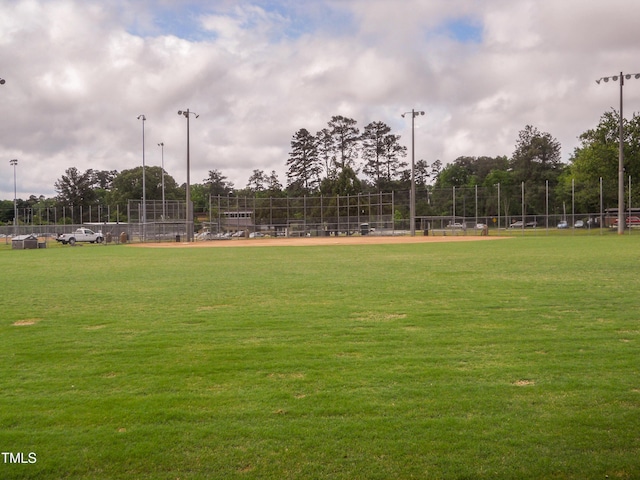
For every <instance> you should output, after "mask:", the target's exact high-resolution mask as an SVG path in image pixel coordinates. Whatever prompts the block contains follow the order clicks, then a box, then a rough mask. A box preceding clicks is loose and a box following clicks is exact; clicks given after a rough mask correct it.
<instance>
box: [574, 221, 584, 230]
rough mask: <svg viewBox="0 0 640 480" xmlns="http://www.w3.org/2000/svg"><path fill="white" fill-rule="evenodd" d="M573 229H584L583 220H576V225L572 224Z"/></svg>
mask: <svg viewBox="0 0 640 480" xmlns="http://www.w3.org/2000/svg"><path fill="white" fill-rule="evenodd" d="M573 226H574V228H584V221H583V220H578V221H577V222H576V223H574V225H573Z"/></svg>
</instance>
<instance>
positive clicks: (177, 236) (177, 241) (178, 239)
mask: <svg viewBox="0 0 640 480" xmlns="http://www.w3.org/2000/svg"><path fill="white" fill-rule="evenodd" d="M176 243H180V235H176Z"/></svg>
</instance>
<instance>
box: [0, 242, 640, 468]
mask: <svg viewBox="0 0 640 480" xmlns="http://www.w3.org/2000/svg"><path fill="white" fill-rule="evenodd" d="M638 268H640V236H622V237H618V236H590V237H580V236H576V237H538V238H529V237H521V238H512V239H508V240H504V241H491V242H477V243H476V242H473V243H472V242H469V243H418V244H403V245H400V244H387V245H333V246H310V247H280V246H273V247H256V248H251V247H249V248H198V249H145V248H131V247H129V246H115V245H113V246H97V245H96V246H92V245H87V246H85V247H83V248H70V247H57V246H52V248H47V249H44V250H42V249H40V250H25V251H18V250H7V249H4V250H2V251H0V271H1V272H2V297H1V298H2V309H1V311H2V314H1V318H0V450H1V452H3V453H2V456H0V478H3V479H27V478H33V479H39V480H40V479H62V478H70V479H98V478H99V479H133V478H135V479H154V480H155V479H167V480H168V479H172V480H175V479H177V478H180V479H218V478H220V479H234V478H235V479H250V478H251V479H252V478H260V479H287V478H288V479H294V478H295V479H302V478H304V479H392V478H398V479H405V478H418V479H425V478H429V479H489V478H490V479H496V478H499V479H544V478H549V479H556V478H557V479H580V480H583V479H604V478H606V476H608V478H611V479H613V478H623V479H625V478H626V479H632V478H640V433H639V432H640V322H639V315H640V314H639V313H638V312H639V311H640V309H639V307H640V296H639V293H638V292H640V275H639V274H638ZM18 453H22V454H23V456H22V457H20V456H19V455H18ZM30 453H31V454H34V455H33V456H32V457H29V454H30ZM18 458H21V459H22V460H23V461H21V462H17V460H18ZM29 459H37V460H36V461H35V463H33V462H32V463H29Z"/></svg>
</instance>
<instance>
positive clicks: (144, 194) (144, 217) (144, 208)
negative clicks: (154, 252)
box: [138, 114, 147, 242]
mask: <svg viewBox="0 0 640 480" xmlns="http://www.w3.org/2000/svg"><path fill="white" fill-rule="evenodd" d="M138 120H142V241H143V242H144V241H145V240H146V231H145V230H146V228H145V227H146V223H147V185H146V182H145V173H144V122H146V120H147V117H145V116H144V114H140V115H138Z"/></svg>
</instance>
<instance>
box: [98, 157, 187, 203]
mask: <svg viewBox="0 0 640 480" xmlns="http://www.w3.org/2000/svg"><path fill="white" fill-rule="evenodd" d="M144 180H145V182H144V183H145V187H146V190H147V191H146V192H145V197H146V200H162V168H161V167H145V169H144ZM164 187H165V200H175V199H179V198H180V197H181V195H180V190H179V188H178V185H177V183H176V181H175V180H174V178H173V177H172V176H171V175H167V174H166V173H165V174H164ZM141 198H142V167H141V166H140V167H135V168H132V169H129V170H123V171H122V172H120V173H119V174H118V175H117V176H116V177H115V178H114V179H113V181H112V182H111V192H110V194H109V195H107V201H108V202H109V203H114V204H120V205H126V203H127V202H128V201H129V200H138V199H141Z"/></svg>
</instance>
